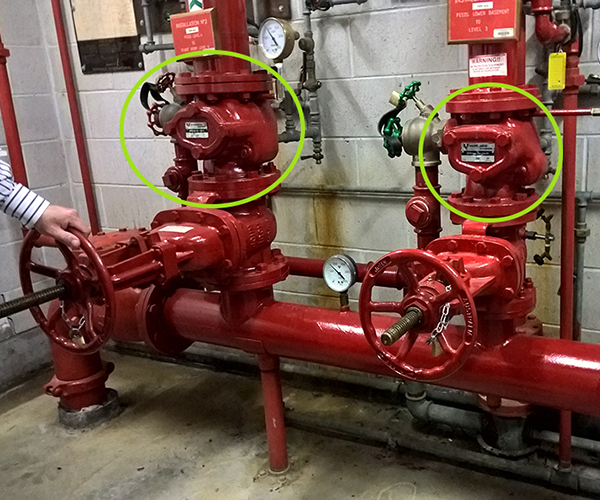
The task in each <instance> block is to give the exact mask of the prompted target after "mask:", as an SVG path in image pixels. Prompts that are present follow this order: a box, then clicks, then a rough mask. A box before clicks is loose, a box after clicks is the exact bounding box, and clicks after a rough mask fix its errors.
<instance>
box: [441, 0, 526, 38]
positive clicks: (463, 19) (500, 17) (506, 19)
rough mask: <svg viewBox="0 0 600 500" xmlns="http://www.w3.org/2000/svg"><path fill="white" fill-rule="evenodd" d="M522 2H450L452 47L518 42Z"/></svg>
mask: <svg viewBox="0 0 600 500" xmlns="http://www.w3.org/2000/svg"><path fill="white" fill-rule="evenodd" d="M520 19H521V2H520V0H487V1H482V0H448V43H471V42H503V41H506V40H518V38H519V22H520Z"/></svg>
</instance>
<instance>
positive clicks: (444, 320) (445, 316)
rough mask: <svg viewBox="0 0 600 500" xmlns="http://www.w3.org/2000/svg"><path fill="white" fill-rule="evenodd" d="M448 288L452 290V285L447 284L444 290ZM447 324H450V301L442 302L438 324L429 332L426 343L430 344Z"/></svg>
mask: <svg viewBox="0 0 600 500" xmlns="http://www.w3.org/2000/svg"><path fill="white" fill-rule="evenodd" d="M450 290H452V287H451V286H450V285H448V286H447V287H446V291H447V292H449V291H450ZM449 324H450V302H446V303H445V304H444V307H442V315H441V316H440V321H439V322H438V324H437V326H436V327H435V328H434V330H433V331H432V332H431V335H430V336H429V338H428V339H427V340H426V342H427V344H429V345H431V344H432V343H433V342H434V341H435V340H436V339H437V337H438V335H439V334H440V333H443V332H444V330H445V329H446V328H448V325H449Z"/></svg>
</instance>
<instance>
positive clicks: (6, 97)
mask: <svg viewBox="0 0 600 500" xmlns="http://www.w3.org/2000/svg"><path fill="white" fill-rule="evenodd" d="M9 55H10V52H9V51H8V49H7V48H5V47H4V44H3V43H2V37H1V36H0V112H1V113H2V123H3V124H4V134H5V135H6V146H7V147H8V155H9V157H10V166H11V169H12V172H13V177H14V179H15V181H16V182H18V183H20V184H23V185H24V186H28V185H29V183H28V182H27V171H26V170H25V160H24V159H23V150H22V149H21V137H20V136H19V127H18V125H17V117H16V115H15V106H14V104H13V100H12V92H11V87H10V80H9V78H8V71H7V69H6V59H7V57H8V56H9Z"/></svg>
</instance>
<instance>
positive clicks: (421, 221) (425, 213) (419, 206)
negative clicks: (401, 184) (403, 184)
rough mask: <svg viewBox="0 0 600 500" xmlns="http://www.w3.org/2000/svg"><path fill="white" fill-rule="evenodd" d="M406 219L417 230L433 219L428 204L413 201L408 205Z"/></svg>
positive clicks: (421, 201)
mask: <svg viewBox="0 0 600 500" xmlns="http://www.w3.org/2000/svg"><path fill="white" fill-rule="evenodd" d="M406 218H407V219H408V222H410V224H411V225H412V226H414V227H416V228H421V227H423V226H425V225H427V223H428V222H429V220H430V219H431V210H430V209H429V205H428V204H427V202H425V201H423V200H415V199H412V200H410V201H409V202H408V203H407V204H406Z"/></svg>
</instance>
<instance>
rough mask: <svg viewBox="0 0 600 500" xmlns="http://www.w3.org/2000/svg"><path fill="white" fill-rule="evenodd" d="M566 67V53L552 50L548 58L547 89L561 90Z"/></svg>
mask: <svg viewBox="0 0 600 500" xmlns="http://www.w3.org/2000/svg"><path fill="white" fill-rule="evenodd" d="M566 68H567V53H566V52H554V53H552V54H550V58H549V59H548V89H549V90H562V89H564V88H565V73H566Z"/></svg>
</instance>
